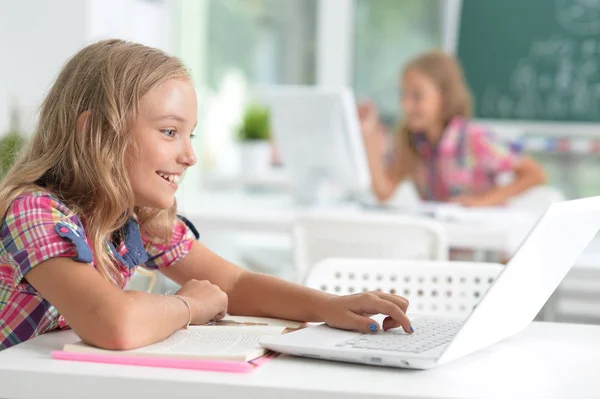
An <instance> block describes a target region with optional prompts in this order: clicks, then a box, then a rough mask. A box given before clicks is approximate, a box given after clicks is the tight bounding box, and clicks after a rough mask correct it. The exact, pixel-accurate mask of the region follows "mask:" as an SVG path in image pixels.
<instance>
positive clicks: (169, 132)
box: [161, 129, 175, 137]
mask: <svg viewBox="0 0 600 399" xmlns="http://www.w3.org/2000/svg"><path fill="white" fill-rule="evenodd" d="M161 132H163V134H164V135H166V136H168V137H175V129H162V130H161Z"/></svg>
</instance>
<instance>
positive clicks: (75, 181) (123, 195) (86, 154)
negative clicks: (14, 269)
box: [0, 40, 189, 285]
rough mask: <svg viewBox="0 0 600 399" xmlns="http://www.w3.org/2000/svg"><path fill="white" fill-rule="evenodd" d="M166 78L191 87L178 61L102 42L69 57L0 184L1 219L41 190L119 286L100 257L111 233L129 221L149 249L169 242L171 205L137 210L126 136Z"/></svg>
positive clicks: (106, 258)
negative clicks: (73, 221)
mask: <svg viewBox="0 0 600 399" xmlns="http://www.w3.org/2000/svg"><path fill="white" fill-rule="evenodd" d="M172 78H184V79H189V74H188V72H187V70H186V68H185V67H184V66H183V64H182V63H181V61H179V59H177V58H176V57H172V56H169V55H167V54H165V53H164V52H162V51H160V50H157V49H154V48H151V47H147V46H143V45H141V44H136V43H130V42H125V41H122V40H105V41H100V42H97V43H94V44H91V45H89V46H87V47H85V48H83V49H82V50H80V51H79V52H78V53H77V54H75V55H74V56H73V57H72V58H71V59H70V60H69V61H68V62H67V63H66V65H65V66H64V67H63V69H62V70H61V72H60V74H59V75H58V77H57V79H56V81H55V83H54V85H53V86H52V88H51V89H50V92H49V93H48V95H47V97H46V99H45V100H44V102H43V103H42V106H41V109H40V114H39V122H38V126H37V129H36V131H35V133H34V135H33V136H32V138H31V139H30V140H29V142H28V144H27V146H26V148H25V149H24V151H23V153H22V154H21V155H20V156H19V158H18V159H17V161H16V162H15V164H14V166H13V167H12V168H11V170H10V171H9V172H8V174H7V176H6V177H5V178H4V179H3V180H2V182H0V212H1V213H2V215H6V212H7V210H8V208H9V207H10V205H11V203H12V201H14V200H15V198H17V197H18V196H20V195H22V194H24V193H26V192H31V191H34V190H39V189H40V188H42V189H45V190H46V191H48V192H50V193H51V194H53V195H55V196H57V197H58V198H59V199H60V200H61V201H63V202H64V203H65V204H66V205H67V206H68V207H69V209H71V211H72V212H73V213H74V214H76V215H77V216H79V217H80V219H81V220H82V223H83V224H84V226H85V229H86V234H87V238H88V241H89V243H90V245H91V247H92V250H93V252H94V255H95V262H96V267H97V270H98V271H99V272H100V273H101V274H102V275H103V276H104V277H105V278H106V279H108V280H109V281H111V282H113V283H115V284H118V285H121V284H122V278H121V274H120V273H119V270H118V269H117V266H116V264H115V259H114V257H113V256H112V255H111V254H110V253H109V251H107V249H106V248H107V247H106V246H107V239H109V236H110V235H111V233H113V232H114V231H116V230H118V229H120V228H121V227H122V226H123V225H124V224H125V223H126V222H127V220H128V219H129V218H130V217H132V216H134V217H136V218H137V219H138V222H139V223H140V227H141V230H142V233H143V234H145V235H146V236H148V237H150V238H151V239H152V240H153V241H162V242H165V241H167V240H170V237H171V234H172V228H173V223H174V220H175V217H176V204H174V205H173V207H171V208H170V209H168V210H163V211H161V210H157V209H141V208H138V207H135V205H134V198H133V191H132V187H131V182H130V181H129V176H128V173H127V165H128V164H127V163H128V162H129V160H130V158H131V153H132V151H136V149H137V147H136V145H135V142H134V140H133V138H132V135H131V134H129V131H130V130H131V128H132V126H133V124H134V122H135V120H136V117H137V112H138V106H139V102H140V99H141V98H142V97H143V96H144V95H145V94H146V93H147V92H148V91H149V90H151V89H152V88H153V87H155V86H157V85H159V84H161V83H163V82H165V81H167V80H169V79H172ZM80 117H81V118H80ZM78 120H79V121H78ZM78 123H79V125H80V126H79V127H78Z"/></svg>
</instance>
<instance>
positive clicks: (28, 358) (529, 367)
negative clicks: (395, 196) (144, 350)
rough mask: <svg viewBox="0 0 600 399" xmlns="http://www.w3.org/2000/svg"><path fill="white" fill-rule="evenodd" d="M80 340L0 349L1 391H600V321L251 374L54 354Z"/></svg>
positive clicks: (450, 394) (28, 394)
mask: <svg viewBox="0 0 600 399" xmlns="http://www.w3.org/2000/svg"><path fill="white" fill-rule="evenodd" d="M75 340H77V337H76V336H75V334H74V333H73V332H71V331H61V332H56V333H49V334H45V335H43V336H40V337H38V338H36V339H33V340H31V341H29V342H26V343H24V344H21V345H18V346H16V347H13V348H10V349H7V350H5V351H3V352H0V397H2V398H13V397H19V398H42V397H60V398H63V399H67V398H78V399H79V398H82V397H86V398H90V399H92V398H110V397H115V398H116V397H129V398H131V397H140V398H145V399H150V398H160V399H164V398H197V397H218V398H261V399H265V398H277V399H285V398H294V399H306V398H308V397H310V398H315V399H319V398H390V397H397V398H474V397H478V398H481V397H486V398H489V397H499V398H500V397H501V398H545V399H549V398H567V397H572V398H598V397H600V379H599V378H598V364H600V326H584V325H573V324H553V323H532V325H530V326H529V327H528V328H527V329H526V330H525V331H523V332H522V333H520V334H518V335H516V336H514V337H512V338H509V339H507V340H505V341H503V342H500V343H498V344H496V345H493V346H491V347H489V348H486V349H484V350H481V351H479V352H476V353H474V354H472V355H470V356H467V357H465V358H463V359H460V360H456V361H454V362H452V363H449V364H446V365H444V366H440V367H438V368H435V369H431V370H426V371H414V370H402V369H392V368H379V367H375V366H362V365H355V364H344V363H334V362H326V361H318V360H311V359H301V358H293V357H287V356H282V357H280V358H278V359H275V360H273V361H272V362H271V363H268V364H267V365H265V366H263V367H262V368H261V369H258V370H257V371H255V372H254V373H252V374H248V375H239V374H224V373H216V372H198V371H181V370H168V369H157V368H147V367H133V366H116V365H101V364H88V363H78V362H69V361H60V360H52V359H51V358H50V355H49V354H50V352H51V351H52V350H57V349H60V348H61V347H62V345H63V344H65V343H68V342H72V341H75Z"/></svg>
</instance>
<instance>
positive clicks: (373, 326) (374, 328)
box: [369, 323, 377, 332]
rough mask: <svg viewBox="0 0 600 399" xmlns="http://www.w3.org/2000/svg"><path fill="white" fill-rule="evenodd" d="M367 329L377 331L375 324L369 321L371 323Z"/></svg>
mask: <svg viewBox="0 0 600 399" xmlns="http://www.w3.org/2000/svg"><path fill="white" fill-rule="evenodd" d="M369 330H371V332H377V324H376V323H371V325H370V326H369Z"/></svg>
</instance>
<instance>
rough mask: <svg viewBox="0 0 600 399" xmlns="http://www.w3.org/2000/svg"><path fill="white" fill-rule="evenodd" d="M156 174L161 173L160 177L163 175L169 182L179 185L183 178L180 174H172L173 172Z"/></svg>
mask: <svg viewBox="0 0 600 399" xmlns="http://www.w3.org/2000/svg"><path fill="white" fill-rule="evenodd" d="M156 174H157V175H159V176H160V177H162V178H163V180H166V181H167V182H169V183H171V184H175V185H178V184H179V180H180V179H181V177H180V176H179V175H172V174H168V173H162V172H156Z"/></svg>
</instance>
